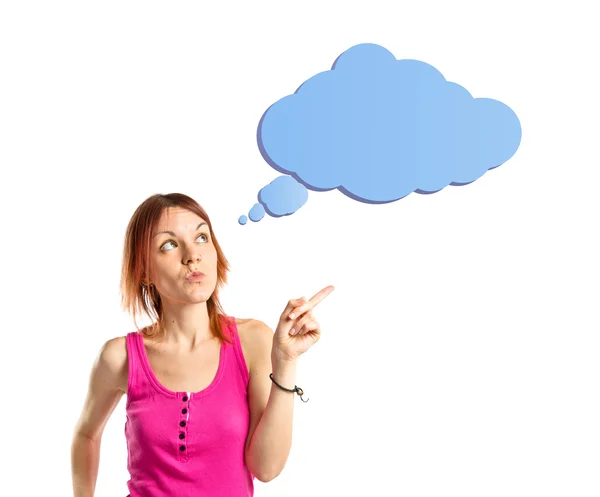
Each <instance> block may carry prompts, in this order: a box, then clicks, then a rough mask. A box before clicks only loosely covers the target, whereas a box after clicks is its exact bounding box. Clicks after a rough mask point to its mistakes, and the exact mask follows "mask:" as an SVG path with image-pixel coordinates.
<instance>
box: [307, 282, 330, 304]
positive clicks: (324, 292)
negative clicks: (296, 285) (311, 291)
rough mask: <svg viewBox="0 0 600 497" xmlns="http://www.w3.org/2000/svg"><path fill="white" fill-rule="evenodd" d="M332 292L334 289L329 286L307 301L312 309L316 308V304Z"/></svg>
mask: <svg viewBox="0 0 600 497" xmlns="http://www.w3.org/2000/svg"><path fill="white" fill-rule="evenodd" d="M333 290H334V287H333V286H332V285H329V286H326V287H325V288H323V290H321V291H320V292H318V293H316V294H315V295H313V296H312V297H311V298H310V300H309V302H310V303H311V305H312V307H316V306H317V304H319V303H320V302H321V301H322V300H323V299H324V298H325V297H327V295H329V294H330V293H331V292H333Z"/></svg>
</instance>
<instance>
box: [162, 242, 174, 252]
mask: <svg viewBox="0 0 600 497" xmlns="http://www.w3.org/2000/svg"><path fill="white" fill-rule="evenodd" d="M169 244H171V245H173V242H172V241H171V240H169V241H168V242H166V243H165V244H164V245H163V246H162V247H161V248H160V249H161V250H165V247H167V246H168V245H169Z"/></svg>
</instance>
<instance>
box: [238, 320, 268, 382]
mask: <svg viewBox="0 0 600 497" xmlns="http://www.w3.org/2000/svg"><path fill="white" fill-rule="evenodd" d="M235 324H236V327H237V329H238V336H239V337H240V344H241V346H242V351H243V353H244V357H245V358H246V363H247V364H248V366H249V369H250V371H251V370H252V364H253V363H254V362H255V361H256V360H259V359H257V358H260V357H266V356H268V355H270V353H271V346H272V344H273V330H271V328H269V327H268V326H267V325H266V324H265V323H263V322H262V321H260V320H258V319H252V318H246V319H242V318H235Z"/></svg>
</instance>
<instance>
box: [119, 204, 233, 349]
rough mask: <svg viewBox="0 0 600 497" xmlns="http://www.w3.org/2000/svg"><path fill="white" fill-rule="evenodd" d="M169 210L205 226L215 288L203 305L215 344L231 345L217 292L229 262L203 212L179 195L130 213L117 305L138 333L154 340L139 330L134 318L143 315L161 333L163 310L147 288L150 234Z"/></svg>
mask: <svg viewBox="0 0 600 497" xmlns="http://www.w3.org/2000/svg"><path fill="white" fill-rule="evenodd" d="M169 207H180V208H183V209H186V210H188V211H191V212H193V213H194V214H197V215H198V216H200V217H201V218H202V219H203V220H204V221H206V223H207V224H208V229H209V230H210V236H211V239H212V242H213V245H214V246H215V249H216V251H217V285H216V288H215V291H214V292H213V294H212V295H211V296H210V298H209V299H208V300H207V302H206V307H207V310H208V317H209V322H210V328H211V330H212V332H213V335H214V336H215V337H217V338H218V339H219V341H221V342H223V341H226V342H228V343H231V339H230V337H229V336H227V335H225V333H224V332H223V324H222V321H221V318H222V317H225V318H227V316H226V315H225V312H224V311H223V308H222V306H221V303H220V302H219V288H221V287H223V286H224V285H225V284H226V283H227V272H228V271H229V262H228V261H227V259H226V258H225V254H224V253H223V250H222V249H221V247H220V246H219V243H218V242H217V239H216V237H215V234H214V232H213V228H212V223H211V222H210V219H209V217H208V214H207V213H206V211H205V210H204V209H203V208H202V207H201V206H200V204H198V203H197V202H196V201H195V200H194V199H192V198H190V197H188V196H187V195H184V194H182V193H169V194H167V195H163V194H156V195H152V196H151V197H148V198H147V199H146V200H144V201H143V202H142V203H141V204H140V205H139V206H138V208H137V209H136V210H135V212H134V213H133V216H132V217H131V219H130V220H129V224H128V226H127V230H126V233H125V243H124V247H123V264H122V267H121V304H122V306H123V309H124V310H126V311H128V312H129V313H130V314H131V315H132V317H133V321H134V323H135V326H136V328H137V329H138V331H141V332H142V333H143V334H144V335H146V336H149V337H154V336H155V335H156V334H157V333H158V330H156V331H155V332H152V331H149V330H148V329H147V328H144V329H143V330H140V329H139V326H138V324H137V317H138V316H139V315H140V314H142V313H145V314H146V315H147V316H148V317H150V319H154V320H155V323H154V324H153V325H152V329H154V327H155V325H157V327H158V328H159V329H161V328H162V329H163V331H164V328H163V323H162V320H163V307H162V302H161V298H160V295H159V293H158V291H157V290H156V287H155V286H154V285H148V275H149V272H150V271H149V270H150V268H151V259H150V251H151V244H152V237H153V233H154V232H155V231H156V229H157V228H158V222H159V220H160V217H161V215H162V213H163V211H164V210H166V209H167V208H169Z"/></svg>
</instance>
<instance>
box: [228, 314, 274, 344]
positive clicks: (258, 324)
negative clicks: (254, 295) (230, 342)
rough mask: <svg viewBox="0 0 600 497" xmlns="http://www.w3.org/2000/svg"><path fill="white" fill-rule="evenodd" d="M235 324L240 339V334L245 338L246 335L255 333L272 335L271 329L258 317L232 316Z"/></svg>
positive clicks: (254, 335)
mask: <svg viewBox="0 0 600 497" xmlns="http://www.w3.org/2000/svg"><path fill="white" fill-rule="evenodd" d="M234 319H235V326H236V328H237V329H238V333H239V335H240V339H242V335H243V336H244V337H245V338H248V337H256V336H257V335H266V334H271V336H272V335H273V330H271V328H269V327H268V326H267V325H266V324H265V323H263V322H262V321H260V320H258V319H253V318H234Z"/></svg>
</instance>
